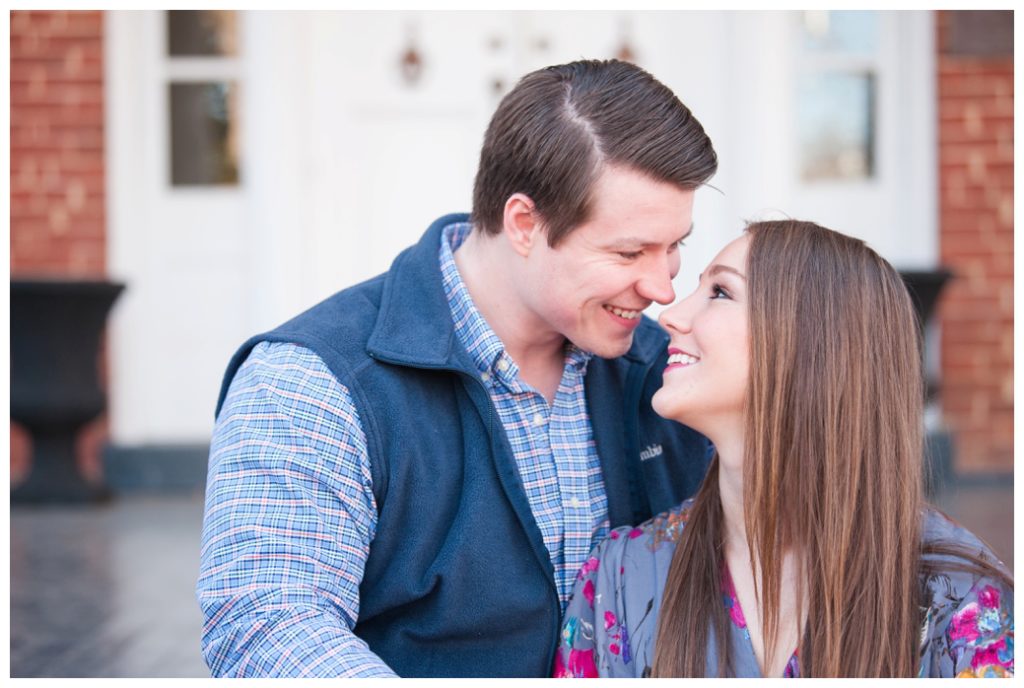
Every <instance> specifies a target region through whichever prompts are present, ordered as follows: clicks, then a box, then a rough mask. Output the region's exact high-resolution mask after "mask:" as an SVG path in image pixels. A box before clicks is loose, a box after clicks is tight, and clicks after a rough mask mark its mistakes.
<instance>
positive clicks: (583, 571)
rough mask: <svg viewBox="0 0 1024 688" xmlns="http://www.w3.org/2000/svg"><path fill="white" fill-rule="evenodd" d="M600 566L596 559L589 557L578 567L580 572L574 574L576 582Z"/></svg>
mask: <svg viewBox="0 0 1024 688" xmlns="http://www.w3.org/2000/svg"><path fill="white" fill-rule="evenodd" d="M600 564H601V562H600V560H599V559H598V558H597V557H590V558H589V559H587V560H586V561H585V562H584V563H583V566H581V567H580V572H579V573H577V574H576V580H580V579H582V578H583V577H584V576H586V575H587V574H588V573H590V572H591V571H597V567H598V566H599V565H600Z"/></svg>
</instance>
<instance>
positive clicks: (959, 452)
mask: <svg viewBox="0 0 1024 688" xmlns="http://www.w3.org/2000/svg"><path fill="white" fill-rule="evenodd" d="M936 24H937V29H938V51H939V54H938V56H937V57H938V61H937V62H938V99H939V102H938V113H939V165H940V169H939V191H940V193H939V218H940V240H939V245H940V255H941V258H940V260H941V263H942V264H943V265H946V266H949V267H950V268H952V269H953V271H954V272H955V273H956V277H957V278H956V279H955V280H954V281H953V282H951V283H950V286H949V287H947V290H946V292H945V294H944V296H943V298H942V300H941V301H940V308H939V317H940V323H941V328H942V343H941V349H942V406H943V412H944V418H945V421H946V424H947V425H948V426H949V427H950V428H951V429H952V430H953V431H954V433H955V441H956V468H957V470H958V471H959V472H961V473H977V472H985V471H996V472H1010V471H1012V470H1013V33H1012V26H1013V13H1012V12H949V11H944V12H938V13H937V22H936ZM1007 32H1008V35H1007Z"/></svg>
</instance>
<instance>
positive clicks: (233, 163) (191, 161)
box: [170, 81, 238, 186]
mask: <svg viewBox="0 0 1024 688" xmlns="http://www.w3.org/2000/svg"><path fill="white" fill-rule="evenodd" d="M170 86H171V93H170V102H171V183H172V184H173V185H175V186H180V185H192V184H237V183H238V125H237V107H236V101H237V97H238V88H237V86H236V85H235V84H234V83H233V82H223V81H221V82H205V83H191V82H190V83H172V84H171V85H170Z"/></svg>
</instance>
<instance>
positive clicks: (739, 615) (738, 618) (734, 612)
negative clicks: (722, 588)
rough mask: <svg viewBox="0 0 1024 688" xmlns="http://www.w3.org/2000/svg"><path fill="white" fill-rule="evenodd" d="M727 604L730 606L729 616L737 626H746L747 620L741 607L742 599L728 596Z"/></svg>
mask: <svg viewBox="0 0 1024 688" xmlns="http://www.w3.org/2000/svg"><path fill="white" fill-rule="evenodd" d="M725 606H727V607H728V608H729V618H730V619H732V622H733V623H734V624H736V628H746V627H747V620H746V618H744V616H743V610H742V609H740V601H739V600H737V599H736V598H735V597H727V598H726V600H725Z"/></svg>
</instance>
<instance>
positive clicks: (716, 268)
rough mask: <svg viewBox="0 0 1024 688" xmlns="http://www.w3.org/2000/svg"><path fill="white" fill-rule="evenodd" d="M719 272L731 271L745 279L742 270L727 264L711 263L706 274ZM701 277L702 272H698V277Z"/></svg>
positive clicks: (702, 275) (702, 276)
mask: <svg viewBox="0 0 1024 688" xmlns="http://www.w3.org/2000/svg"><path fill="white" fill-rule="evenodd" d="M720 272H731V273H732V274H734V275H736V276H737V277H741V278H742V279H744V280H746V279H747V277H746V275H744V274H743V273H742V272H740V271H739V270H737V269H736V268H732V267H729V266H728V265H721V264H716V265H712V266H711V267H710V268H709V269H708V275H711V276H714V275H717V274H718V273H720ZM703 278H704V273H701V274H700V279H703Z"/></svg>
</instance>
